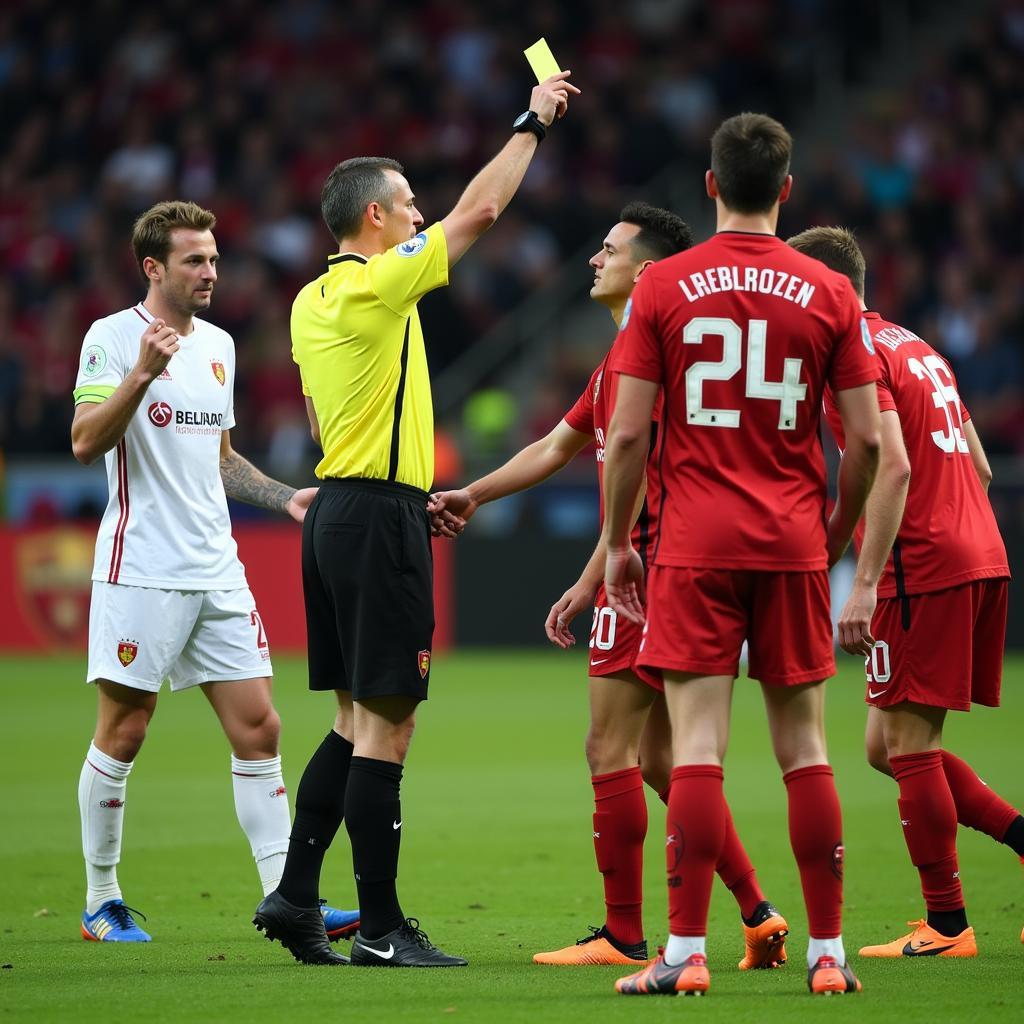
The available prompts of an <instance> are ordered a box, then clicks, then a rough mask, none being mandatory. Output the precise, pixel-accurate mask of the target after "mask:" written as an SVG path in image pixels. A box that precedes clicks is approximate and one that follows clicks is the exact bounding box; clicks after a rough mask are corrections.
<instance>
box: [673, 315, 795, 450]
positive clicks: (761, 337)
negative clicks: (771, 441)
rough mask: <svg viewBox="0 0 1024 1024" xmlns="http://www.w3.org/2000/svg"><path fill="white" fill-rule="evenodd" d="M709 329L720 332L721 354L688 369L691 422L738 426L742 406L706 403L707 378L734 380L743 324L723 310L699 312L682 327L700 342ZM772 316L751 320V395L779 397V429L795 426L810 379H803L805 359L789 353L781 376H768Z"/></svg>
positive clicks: (688, 338)
mask: <svg viewBox="0 0 1024 1024" xmlns="http://www.w3.org/2000/svg"><path fill="white" fill-rule="evenodd" d="M709 335H714V336H717V337H721V339H722V358H721V359H720V360H719V361H718V362H717V363H713V362H711V361H710V360H701V361H700V362H696V363H693V364H691V366H690V367H689V368H688V369H687V371H686V422H687V423H692V424H694V425H695V426H702V427H738V426H739V425H740V410H739V409H708V408H706V407H705V405H704V381H706V380H732V378H733V377H735V376H736V374H737V373H739V372H740V370H741V369H742V368H743V328H742V327H740V325H739V324H738V323H736V321H735V320H730V319H729V318H728V317H721V316H699V317H695V318H694V319H693V320H691V321H690V322H689V323H688V324H687V325H686V327H684V328H683V344H684V345H701V344H703V342H704V339H705V338H706V337H708V336H709ZM767 336H768V321H767V320H751V321H750V323H749V324H748V325H747V360H746V362H747V381H746V388H745V390H744V396H745V397H746V398H763V399H766V400H767V401H770V402H778V403H779V430H795V429H796V406H797V402H801V401H803V399H804V398H806V397H807V385H806V384H801V383H800V367H801V364H802V360H800V359H786V360H785V362H784V363H783V371H782V380H780V381H776V380H766V379H765V339H766V338H767Z"/></svg>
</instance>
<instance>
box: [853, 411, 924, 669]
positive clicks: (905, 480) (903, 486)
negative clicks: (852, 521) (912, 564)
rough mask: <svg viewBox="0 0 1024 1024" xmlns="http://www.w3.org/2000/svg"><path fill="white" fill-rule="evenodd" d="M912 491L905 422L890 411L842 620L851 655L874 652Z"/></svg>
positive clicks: (884, 422)
mask: <svg viewBox="0 0 1024 1024" xmlns="http://www.w3.org/2000/svg"><path fill="white" fill-rule="evenodd" d="M844 457H845V456H844ZM909 487H910V459H909V458H908V457H907V449H906V446H905V445H904V443H903V430H902V428H901V426H900V418H899V415H898V414H897V413H896V412H894V411H893V410H887V411H886V412H883V413H882V452H881V456H880V458H879V461H878V475H877V476H876V477H875V484H874V486H873V487H872V488H871V493H870V495H868V500H867V505H866V506H865V509H864V543H863V544H862V545H861V548H860V557H859V558H858V559H857V572H856V574H855V576H854V580H853V590H852V591H851V592H850V597H849V599H848V600H847V602H846V606H845V607H844V608H843V611H842V614H841V615H840V616H839V646H840V647H842V649H843V650H844V651H846V653H847V654H859V655H862V656H864V657H867V656H868V655H869V654H870V653H871V648H872V647H873V646H874V643H875V640H874V637H873V636H872V635H871V619H872V617H873V616H874V614H875V604H876V602H877V599H878V595H877V592H878V580H879V577H880V576H881V575H882V570H883V569H884V568H885V563H886V561H888V558H889V552H890V551H891V550H892V545H893V542H894V541H895V540H896V534H897V533H898V532H899V528H900V523H901V522H902V520H903V507H904V505H905V504H906V502H907V490H908V488H909Z"/></svg>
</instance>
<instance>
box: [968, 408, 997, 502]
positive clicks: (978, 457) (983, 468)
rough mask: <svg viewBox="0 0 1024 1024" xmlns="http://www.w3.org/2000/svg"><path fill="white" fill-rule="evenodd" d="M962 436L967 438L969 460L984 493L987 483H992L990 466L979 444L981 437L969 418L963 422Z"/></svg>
mask: <svg viewBox="0 0 1024 1024" xmlns="http://www.w3.org/2000/svg"><path fill="white" fill-rule="evenodd" d="M964 437H966V438H967V447H968V449H970V452H971V462H973V463H974V469H975V471H976V472H977V474H978V479H979V480H980V481H981V486H982V487H983V488H984V489H985V493H986V494H988V485H989V484H990V483H992V467H991V466H990V465H989V464H988V456H987V455H986V454H985V449H984V448H983V447H982V445H981V438H980V437H978V432H977V431H976V430H975V429H974V423H973V422H972V421H971V420H968V421H967V422H966V423H965V424H964Z"/></svg>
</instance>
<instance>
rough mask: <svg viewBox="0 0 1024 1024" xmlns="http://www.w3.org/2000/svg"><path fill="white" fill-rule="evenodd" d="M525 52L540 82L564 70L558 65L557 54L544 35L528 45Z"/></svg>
mask: <svg viewBox="0 0 1024 1024" xmlns="http://www.w3.org/2000/svg"><path fill="white" fill-rule="evenodd" d="M523 53H524V55H525V56H526V59H527V60H528V61H529V62H530V67H531V68H533V73H534V74H535V75H536V76H537V81H538V82H543V81H544V79H545V78H550V77H551V76H552V75H557V74H558V72H559V71H561V70H562V69H561V68H560V67H559V66H558V61H557V60H555V55H554V54H553V53H552V52H551V47H550V46H548V41H547V40H546V39H545V38H544V37H543V36H541V38H540V39H538V40H537V42H535V43H534V44H533V46H528V47H527V48H526V49H525V50H523Z"/></svg>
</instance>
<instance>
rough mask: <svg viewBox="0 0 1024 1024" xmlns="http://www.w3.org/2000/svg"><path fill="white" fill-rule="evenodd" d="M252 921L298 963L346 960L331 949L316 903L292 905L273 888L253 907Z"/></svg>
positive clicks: (335, 963) (332, 963)
mask: <svg viewBox="0 0 1024 1024" xmlns="http://www.w3.org/2000/svg"><path fill="white" fill-rule="evenodd" d="M252 923H253V924H254V925H256V930H257V931H258V932H263V934H264V935H265V936H266V937H267V938H268V939H269V940H270V941H271V942H273V941H274V940H275V939H276V940H277V941H278V942H280V943H281V945H282V946H284V948H285V949H287V950H288V952H289V953H291V955H292V956H293V957H295V959H296V960H298V961H299V963H300V964H322V965H325V966H331V967H340V966H343V965H344V964H347V963H348V962H349V960H348V957H347V956H342V955H341V954H340V953H335V952H334V950H333V949H331V944H330V942H328V940H327V932H326V930H325V929H324V919H323V916H322V915H321V913H320V908H319V907H318V906H317V907H296V906H293V905H292V904H291V903H289V902H288V901H287V900H286V899H285V898H284V897H283V896H282V895H281V894H280V893H278V892H277V891H276V890H275V891H274V892H272V893H271V894H270V895H269V896H265V897H264V898H263V902H262V903H260V905H259V906H258V907H257V908H256V915H255V917H253V919H252Z"/></svg>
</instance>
